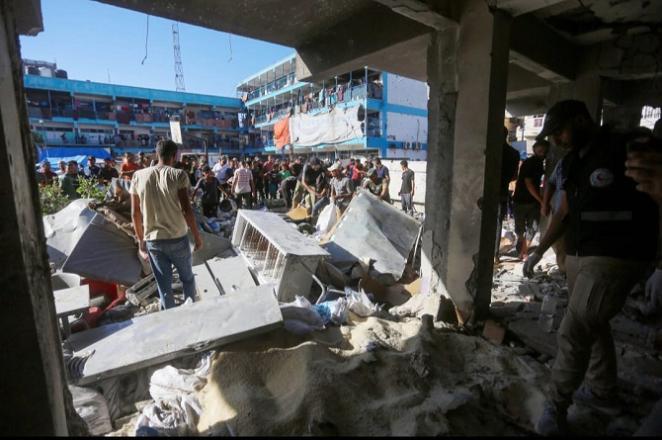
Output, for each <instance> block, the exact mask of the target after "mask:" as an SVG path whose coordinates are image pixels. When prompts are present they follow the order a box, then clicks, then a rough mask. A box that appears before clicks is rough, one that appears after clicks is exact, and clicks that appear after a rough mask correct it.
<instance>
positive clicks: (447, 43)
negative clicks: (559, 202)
mask: <svg viewBox="0 0 662 440" xmlns="http://www.w3.org/2000/svg"><path fill="white" fill-rule="evenodd" d="M511 21H512V20H511V17H510V16H508V15H507V14H505V13H503V12H501V11H494V12H490V10H489V9H488V7H487V5H486V3H485V2H484V1H482V0H470V1H467V2H465V3H464V10H463V13H462V17H461V19H460V22H459V25H457V26H454V27H449V28H448V29H446V30H442V31H438V32H435V33H434V34H433V35H432V38H431V44H430V47H429V49H428V83H429V86H430V100H429V103H428V118H429V138H428V164H427V166H428V168H427V183H426V200H425V204H426V207H425V211H426V219H425V226H424V236H423V247H422V251H423V258H422V268H421V270H422V275H423V288H424V289H428V290H429V291H430V292H431V293H433V294H438V295H442V296H444V297H447V298H450V299H451V300H452V301H453V304H454V305H455V309H456V312H457V317H458V320H459V321H460V323H463V322H466V321H467V320H468V319H469V318H470V317H471V316H472V315H473V314H474V312H476V315H477V316H478V317H480V315H485V314H486V312H487V310H488V308H489V303H490V299H491V287H492V270H493V264H494V245H495V239H496V218H497V206H498V186H499V185H498V182H499V179H500V172H501V146H502V144H503V118H504V112H505V104H506V83H507V73H508V52H509V39H510V24H511Z"/></svg>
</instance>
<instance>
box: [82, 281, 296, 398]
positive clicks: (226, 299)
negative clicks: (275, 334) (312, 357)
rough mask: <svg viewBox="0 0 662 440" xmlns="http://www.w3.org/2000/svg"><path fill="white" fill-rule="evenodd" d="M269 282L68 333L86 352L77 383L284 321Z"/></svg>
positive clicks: (265, 329) (157, 361)
mask: <svg viewBox="0 0 662 440" xmlns="http://www.w3.org/2000/svg"><path fill="white" fill-rule="evenodd" d="M273 289H274V286H273V285H264V286H258V287H254V288H252V289H249V290H246V291H243V292H241V294H237V295H224V296H219V297H218V298H215V299H210V300H207V301H199V302H196V303H193V304H190V305H185V306H180V307H176V308H173V309H168V310H164V311H162V312H156V313H152V314H149V315H145V316H140V317H138V318H134V319H132V320H130V321H125V322H119V323H115V324H109V325H106V326H102V327H98V328H95V329H91V330H87V331H84V332H80V333H76V334H74V335H72V336H71V337H70V338H69V342H70V344H71V347H72V349H73V351H74V355H77V356H81V357H82V356H85V355H90V357H89V358H88V359H87V360H86V361H85V362H84V363H81V368H80V369H79V370H78V371H76V372H74V373H75V374H74V376H78V379H75V382H76V384H77V385H86V384H89V383H93V382H96V381H98V380H101V379H104V378H107V377H113V376H117V375H121V374H126V373H129V372H132V371H136V370H140V369H143V368H147V367H150V366H153V365H157V364H160V363H163V362H168V361H170V360H172V359H176V358H178V357H182V356H187V355H190V354H193V353H198V352H203V351H207V350H210V349H212V348H215V347H218V346H220V345H224V344H229V343H231V342H236V341H238V340H241V339H244V338H247V337H250V336H254V335H257V334H261V333H265V332H268V331H271V330H273V329H275V328H278V327H280V326H281V325H282V322H283V316H282V315H281V312H280V308H279V306H278V301H277V300H276V297H275V295H274V292H273Z"/></svg>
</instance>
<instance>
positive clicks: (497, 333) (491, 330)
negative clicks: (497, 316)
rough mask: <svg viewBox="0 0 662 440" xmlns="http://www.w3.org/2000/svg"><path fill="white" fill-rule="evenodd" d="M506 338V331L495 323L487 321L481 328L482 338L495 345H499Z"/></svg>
mask: <svg viewBox="0 0 662 440" xmlns="http://www.w3.org/2000/svg"><path fill="white" fill-rule="evenodd" d="M505 336H506V329H505V328H503V327H502V326H501V325H499V324H498V323H497V322H495V321H492V320H491V319H488V320H487V321H485V326H484V327H483V337H484V338H485V339H487V340H488V341H490V342H491V343H493V344H495V345H501V344H502V343H503V339H504V337H505Z"/></svg>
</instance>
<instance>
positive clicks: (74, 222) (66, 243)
mask: <svg viewBox="0 0 662 440" xmlns="http://www.w3.org/2000/svg"><path fill="white" fill-rule="evenodd" d="M90 201H91V200H90V199H79V200H74V201H73V202H71V203H70V204H68V205H67V206H66V207H65V208H64V209H62V210H60V211H58V212H56V213H55V214H52V215H46V216H44V217H43V223H44V234H45V235H46V246H47V249H48V259H49V261H50V262H51V263H53V264H54V266H55V268H56V269H60V268H62V265H63V264H64V262H65V261H66V260H67V257H68V256H69V254H70V253H71V250H72V249H73V247H74V245H75V244H76V241H77V239H78V237H79V236H80V235H81V234H82V231H84V230H85V228H87V225H89V224H90V221H92V217H94V216H95V215H96V213H95V212H94V211H93V210H91V209H89V208H88V203H89V202H90Z"/></svg>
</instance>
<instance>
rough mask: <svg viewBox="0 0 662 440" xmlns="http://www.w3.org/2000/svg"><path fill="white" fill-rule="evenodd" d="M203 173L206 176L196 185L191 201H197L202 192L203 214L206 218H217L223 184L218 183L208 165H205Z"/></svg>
mask: <svg viewBox="0 0 662 440" xmlns="http://www.w3.org/2000/svg"><path fill="white" fill-rule="evenodd" d="M202 172H203V174H204V176H203V177H202V179H200V180H198V183H197V185H195V188H194V189H193V195H191V200H194V199H195V196H196V194H197V193H198V191H202V213H203V214H204V216H205V217H216V216H217V215H218V201H219V200H220V198H221V182H219V181H218V179H217V178H216V176H215V175H214V172H213V171H212V169H211V168H209V166H208V165H205V167H204V168H203V169H202Z"/></svg>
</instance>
